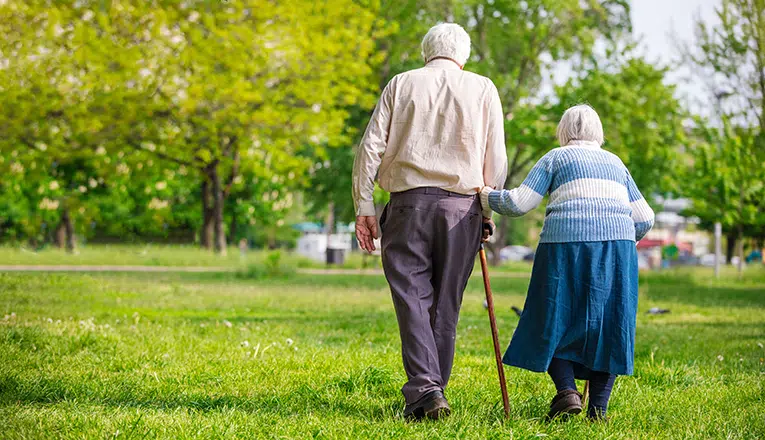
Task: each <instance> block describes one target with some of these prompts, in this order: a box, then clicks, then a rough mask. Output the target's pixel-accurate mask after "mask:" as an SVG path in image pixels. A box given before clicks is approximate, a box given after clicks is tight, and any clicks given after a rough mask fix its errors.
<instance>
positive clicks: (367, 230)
mask: <svg viewBox="0 0 765 440" xmlns="http://www.w3.org/2000/svg"><path fill="white" fill-rule="evenodd" d="M378 237H379V234H378V233H377V217H375V216H373V215H370V216H366V215H360V216H358V217H356V239H358V240H359V246H361V249H364V250H365V251H367V252H369V253H372V252H373V251H374V250H375V242H374V239H376V238H378Z"/></svg>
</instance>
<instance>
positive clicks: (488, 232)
mask: <svg viewBox="0 0 765 440" xmlns="http://www.w3.org/2000/svg"><path fill="white" fill-rule="evenodd" d="M495 229H496V226H495V225H494V220H492V219H490V218H486V217H484V218H483V237H482V241H483V242H484V243H486V242H488V241H489V238H490V237H491V236H492V235H494V230H495Z"/></svg>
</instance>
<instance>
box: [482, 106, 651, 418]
mask: <svg viewBox="0 0 765 440" xmlns="http://www.w3.org/2000/svg"><path fill="white" fill-rule="evenodd" d="M557 137H558V141H559V142H560V145H561V147H560V148H555V149H553V150H551V151H550V152H548V153H547V154H545V155H544V156H543V157H542V158H541V159H540V160H539V162H537V164H536V165H534V167H533V168H532V170H531V172H530V174H529V175H528V177H526V180H524V181H523V184H521V186H520V187H518V188H515V189H512V190H509V191H508V190H502V191H494V190H492V188H489V187H484V188H483V190H482V191H481V201H482V203H483V206H490V207H491V209H492V210H494V211H496V212H498V213H500V214H504V215H509V216H514V217H517V216H521V215H523V214H526V213H527V212H529V211H531V210H532V209H534V208H536V207H537V206H538V205H539V204H540V202H542V198H543V197H544V196H545V195H546V194H549V195H550V199H549V203H548V204H547V209H546V212H545V221H544V227H543V228H542V232H541V234H540V239H539V247H538V248H537V253H536V256H535V258H534V268H533V271H532V275H531V281H530V283H529V290H528V295H527V297H526V305H525V307H524V310H523V314H522V316H521V319H520V322H519V323H518V328H517V329H516V331H515V334H514V335H513V339H512V341H511V342H510V346H509V347H508V349H507V352H506V353H505V356H504V362H505V363H506V364H507V365H512V366H516V367H520V368H524V369H527V370H531V371H536V372H545V371H546V372H547V373H548V374H549V375H550V377H551V378H552V380H553V382H554V383H555V387H556V389H557V395H556V396H555V397H554V398H553V399H552V403H551V404H550V413H549V416H550V417H551V418H553V417H555V416H558V415H568V414H578V413H579V412H581V411H582V395H581V394H580V393H579V392H578V391H577V389H576V383H575V381H574V379H575V378H577V379H588V380H589V381H590V403H589V407H588V411H587V415H588V417H589V418H590V419H594V420H600V419H604V418H605V414H606V409H607V407H608V400H609V397H610V395H611V389H612V387H613V384H614V380H615V378H616V376H617V375H629V374H632V368H633V358H634V348H635V318H636V314H637V310H636V309H637V298H638V262H637V251H636V248H635V242H636V241H637V240H640V239H641V238H643V236H645V234H646V233H647V232H648V231H649V230H650V229H651V227H652V226H653V218H654V214H653V211H652V210H651V208H650V207H649V206H648V204H647V203H646V201H645V199H644V198H643V196H642V195H641V194H640V191H639V190H638V188H637V186H636V185H635V182H634V181H633V180H632V176H630V173H629V171H628V170H627V168H626V167H625V166H624V164H623V163H622V161H621V160H620V159H619V158H618V157H617V156H616V155H614V154H612V153H610V152H608V151H605V150H603V149H602V148H601V145H602V144H603V127H602V125H601V122H600V118H599V117H598V114H597V113H596V112H595V110H593V109H592V108H591V107H590V106H587V105H578V106H575V107H572V108H570V109H568V110H567V111H566V112H565V113H564V114H563V118H562V119H561V121H560V123H559V124H558V130H557Z"/></svg>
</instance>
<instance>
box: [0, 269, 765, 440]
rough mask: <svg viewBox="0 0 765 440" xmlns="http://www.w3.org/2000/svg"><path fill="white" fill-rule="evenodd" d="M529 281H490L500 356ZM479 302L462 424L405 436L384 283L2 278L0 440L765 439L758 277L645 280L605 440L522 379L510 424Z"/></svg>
mask: <svg viewBox="0 0 765 440" xmlns="http://www.w3.org/2000/svg"><path fill="white" fill-rule="evenodd" d="M196 264H199V263H196ZM526 282H527V281H526V280H525V279H523V278H499V277H497V278H495V279H494V280H493V285H494V289H495V296H496V303H497V307H498V315H499V316H498V324H499V330H500V337H501V339H502V341H503V345H504V344H506V343H507V341H509V338H510V336H511V334H512V331H513V329H514V327H515V326H516V324H517V322H518V320H517V317H516V316H515V315H514V314H513V313H512V312H511V311H510V306H511V305H518V306H521V305H522V304H523V299H524V293H525V288H526ZM482 301H483V292H482V287H481V284H480V278H473V279H472V280H471V284H470V286H469V289H468V292H467V293H466V295H465V301H464V306H463V312H462V319H461V321H460V325H459V333H458V341H457V343H458V349H457V358H456V364H455V367H454V375H453V377H452V382H451V383H450V385H449V387H448V389H447V397H448V398H449V399H450V401H451V403H452V406H453V408H454V413H453V415H452V417H450V418H449V419H447V420H445V421H441V422H424V423H407V422H405V421H404V420H402V418H401V411H402V409H403V401H402V398H401V396H400V393H399V389H400V387H401V385H402V383H403V381H404V374H403V369H402V367H401V361H400V356H399V341H398V332H397V327H396V320H395V316H394V314H393V307H392V305H391V301H390V298H389V293H388V292H387V289H386V284H385V280H384V279H382V278H381V277H370V276H324V277H308V276H300V275H299V276H295V277H293V278H289V279H278V280H258V281H248V280H242V279H238V278H236V277H235V276H234V275H233V274H85V273H82V274H80V273H77V274H40V273H10V274H2V273H0V421H1V422H0V437H1V438H56V437H67V438H106V437H116V438H120V439H124V438H133V439H137V438H187V437H194V438H349V439H367V438H423V439H425V438H428V439H429V438H507V439H510V438H536V437H548V438H583V439H584V438H586V439H596V438H606V437H608V438H628V439H632V438H651V439H653V438H678V439H679V438H726V439H727V438H730V439H734V438H749V439H757V438H760V439H762V438H765V415H764V414H765V349H764V348H763V344H765V271H763V270H762V269H752V270H749V271H748V272H747V277H746V280H745V281H744V282H741V283H739V282H736V281H733V280H726V281H721V282H715V281H712V280H711V279H710V278H709V275H708V271H703V272H698V271H685V272H672V273H669V274H661V275H655V274H649V275H646V276H643V280H642V281H641V298H640V315H639V317H638V330H637V332H638V333H637V349H636V374H635V376H632V377H623V378H619V379H618V380H617V382H616V386H615V390H614V394H613V398H612V401H611V407H610V409H609V414H610V416H611V417H612V419H611V421H610V422H609V423H608V424H591V423H588V422H586V421H585V420H583V419H582V418H575V419H574V420H570V421H568V422H552V423H548V422H545V421H544V420H543V416H544V415H545V414H546V411H547V405H548V403H549V399H550V398H551V397H552V394H553V393H554V388H553V386H552V384H551V383H550V381H549V379H548V378H547V377H546V376H544V375H542V374H534V373H529V372H525V371H520V370H518V369H513V368H507V369H506V372H507V377H508V382H509V391H510V399H511V404H512V414H511V419H510V420H509V421H506V422H505V421H503V420H502V408H501V398H500V395H499V388H498V385H497V379H496V370H495V364H494V359H493V356H492V348H491V338H490V332H489V326H488V319H487V317H486V311H485V310H484V309H483V307H482V305H481V304H482ZM654 306H657V307H665V308H669V309H671V310H672V312H671V313H670V314H667V315H661V316H650V315H647V314H646V313H645V311H646V310H647V309H648V308H650V307H654ZM3 315H7V316H6V317H5V318H2V316H3Z"/></svg>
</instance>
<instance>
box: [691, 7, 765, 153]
mask: <svg viewBox="0 0 765 440" xmlns="http://www.w3.org/2000/svg"><path fill="white" fill-rule="evenodd" d="M715 13H716V15H717V18H718V20H719V21H720V23H719V24H715V25H714V26H711V25H709V24H707V23H705V22H704V21H703V20H701V19H698V20H697V21H696V40H697V41H695V42H692V43H690V42H686V43H681V44H680V52H681V55H682V57H683V60H684V61H685V63H686V64H687V65H688V66H689V67H690V69H691V72H693V74H694V77H695V79H696V80H698V81H700V82H701V83H702V84H704V85H705V86H706V88H707V93H708V96H707V100H706V102H704V103H702V105H703V106H705V107H709V104H712V108H718V112H719V113H720V114H721V115H728V116H730V117H731V118H730V119H731V121H732V122H733V123H736V124H738V125H747V126H749V125H757V126H758V127H759V133H760V134H759V135H758V136H761V133H762V132H763V128H765V99H764V98H765V2H763V1H762V0H722V4H721V5H720V6H719V7H717V8H715ZM722 97H726V98H727V101H728V102H727V103H723V102H721V101H720V98H722ZM758 142H761V141H758Z"/></svg>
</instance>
